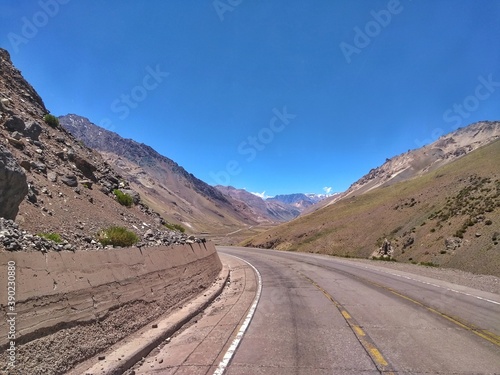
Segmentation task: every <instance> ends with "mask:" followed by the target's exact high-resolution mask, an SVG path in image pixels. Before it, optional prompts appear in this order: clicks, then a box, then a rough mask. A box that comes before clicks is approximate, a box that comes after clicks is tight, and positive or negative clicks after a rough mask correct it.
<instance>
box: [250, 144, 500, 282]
mask: <svg viewBox="0 0 500 375" xmlns="http://www.w3.org/2000/svg"><path fill="white" fill-rule="evenodd" d="M496 233H498V234H496ZM497 237H498V239H495V238H497ZM384 238H387V239H389V240H390V241H391V243H392V245H393V246H394V248H395V253H394V256H395V259H396V260H398V261H403V262H432V263H433V264H436V265H440V266H443V267H452V268H458V269H463V270H467V271H471V272H475V273H482V274H491V275H497V276H500V243H499V242H500V141H496V142H494V143H492V144H490V145H488V146H485V147H482V148H480V149H478V150H476V151H474V152H471V153H470V154H468V155H466V156H464V157H462V158H460V159H458V160H457V161H455V162H452V163H450V164H448V165H446V166H444V167H442V168H439V169H437V170H435V171H433V172H430V173H428V174H426V175H424V176H421V177H418V178H414V179H412V180H409V181H404V182H401V183H398V184H395V185H392V186H388V187H380V188H377V189H374V190H373V191H370V192H368V193H366V194H363V195H360V196H353V197H350V198H348V199H344V200H341V201H339V202H337V203H335V204H333V205H331V206H329V207H325V208H323V209H321V210H319V211H316V212H314V213H312V214H309V215H307V216H304V217H299V218H298V219H296V220H293V221H291V222H289V223H286V224H284V225H280V226H278V227H276V228H273V229H271V230H269V231H267V232H264V233H261V234H259V235H258V236H256V237H253V238H252V239H249V240H247V241H245V242H244V245H246V246H255V247H262V248H276V249H279V250H289V251H304V252H314V253H323V254H331V255H339V256H352V257H363V258H368V257H369V256H370V255H371V254H372V252H373V251H374V250H376V249H377V248H378V246H379V244H380V243H381V242H382V241H383V239H384ZM450 238H454V239H455V241H458V242H460V241H461V244H460V246H459V247H456V248H455V249H453V248H452V247H451V246H448V247H447V246H446V244H447V239H448V242H450V241H449V239H450ZM410 243H411V244H410Z"/></svg>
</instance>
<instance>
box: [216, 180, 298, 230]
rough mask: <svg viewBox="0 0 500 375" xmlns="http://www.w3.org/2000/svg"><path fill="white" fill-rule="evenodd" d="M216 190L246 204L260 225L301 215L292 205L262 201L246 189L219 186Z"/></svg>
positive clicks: (275, 201) (267, 200) (274, 201)
mask: <svg viewBox="0 0 500 375" xmlns="http://www.w3.org/2000/svg"><path fill="white" fill-rule="evenodd" d="M216 188H217V189H218V190H219V191H221V192H222V193H223V194H224V195H227V196H230V197H232V198H233V199H235V200H237V201H240V202H243V203H244V204H246V205H247V206H248V207H249V208H250V209H251V210H252V212H253V213H254V214H255V216H256V217H257V220H259V222H260V223H276V222H285V221H289V220H292V219H293V218H295V217H297V216H298V215H299V214H300V210H298V209H297V208H295V207H293V206H292V205H289V204H286V203H283V202H280V201H278V200H270V199H266V200H264V199H262V198H261V197H258V196H256V195H255V194H252V193H249V192H248V191H246V190H244V189H236V188H234V187H232V186H221V185H217V186H216Z"/></svg>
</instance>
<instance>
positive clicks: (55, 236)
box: [38, 233, 63, 243]
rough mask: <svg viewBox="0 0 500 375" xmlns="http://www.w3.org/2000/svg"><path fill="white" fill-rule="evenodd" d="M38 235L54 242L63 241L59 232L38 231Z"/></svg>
mask: <svg viewBox="0 0 500 375" xmlns="http://www.w3.org/2000/svg"><path fill="white" fill-rule="evenodd" d="M38 237H42V238H45V239H46V240H49V241H52V242H55V243H61V242H63V239H62V237H61V235H60V234H59V233H39V234H38Z"/></svg>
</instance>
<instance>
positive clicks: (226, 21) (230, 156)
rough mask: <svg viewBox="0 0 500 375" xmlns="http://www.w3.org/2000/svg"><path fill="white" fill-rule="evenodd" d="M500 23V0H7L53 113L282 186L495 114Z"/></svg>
mask: <svg viewBox="0 0 500 375" xmlns="http://www.w3.org/2000/svg"><path fill="white" fill-rule="evenodd" d="M499 20H500V1H496V0H491V1H490V0H488V1H487V0H474V1H473V0H469V1H465V0H448V1H447V0H440V1H435V0H421V1H416V0H413V1H411V0H399V1H398V0H389V1H388V0H383V1H377V0H357V1H352V0H335V1H333V0H315V1H309V0H216V1H213V0H197V1H189V0H148V1H138V0H137V1H131V0H106V1H102V0H41V1H38V0H37V1H28V0H22V1H20V0H2V1H1V3H0V31H1V32H0V46H1V47H3V48H6V49H7V50H9V52H10V53H11V56H12V60H13V62H14V64H15V65H16V66H17V67H18V68H19V69H20V70H21V71H22V72H23V75H24V76H25V77H26V78H27V79H28V80H29V81H30V83H31V84H32V85H33V86H34V87H35V89H36V90H37V91H38V92H39V93H40V94H41V96H42V98H43V99H44V101H45V104H46V106H47V107H48V109H49V110H50V111H51V112H52V113H53V114H55V115H65V114H67V113H76V114H78V115H81V116H85V117H88V118H89V119H90V120H91V121H92V122H94V123H96V124H98V125H103V126H104V127H106V128H108V129H110V130H113V131H115V132H117V133H119V134H120V135H121V136H123V137H126V138H133V139H135V140H137V141H138V142H143V143H146V144H148V145H150V146H152V147H153V148H155V149H156V150H157V151H159V152H160V153H161V154H163V155H165V156H167V157H169V158H171V159H173V160H174V161H176V162H177V163H179V164H180V165H181V166H183V167H184V168H185V169H186V170H187V171H188V172H190V173H193V174H194V175H195V176H197V177H198V178H200V179H202V180H204V181H206V182H208V183H209V184H213V185H215V184H217V183H220V184H223V185H232V186H235V187H238V188H246V189H247V190H249V191H252V192H260V193H263V192H265V194H266V195H271V196H272V195H275V194H285V193H295V192H309V193H311V192H312V193H322V192H323V188H331V192H335V191H343V190H345V189H346V188H347V187H348V186H349V185H350V184H351V183H353V182H354V181H355V180H357V179H358V178H360V177H361V176H363V175H364V174H366V173H367V172H368V171H369V170H370V169H371V168H374V167H377V166H379V165H381V164H382V163H383V162H384V161H385V159H386V158H388V157H392V156H394V155H397V154H399V153H402V152H406V151H407V150H409V149H414V148H417V147H420V146H422V145H423V144H425V143H429V142H430V141H432V140H434V139H436V138H437V137H439V135H441V134H445V133H448V132H450V131H452V130H455V129H456V128H457V127H459V126H465V125H468V124H470V123H472V122H475V121H479V120H499V119H500V44H499V43H500V22H499Z"/></svg>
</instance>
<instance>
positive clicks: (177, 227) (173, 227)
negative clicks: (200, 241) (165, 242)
mask: <svg viewBox="0 0 500 375" xmlns="http://www.w3.org/2000/svg"><path fill="white" fill-rule="evenodd" d="M164 225H165V226H166V227H167V228H168V229H170V230H177V231H179V232H181V233H184V232H185V231H186V228H184V227H183V226H182V225H180V224H170V223H165V224H164Z"/></svg>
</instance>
